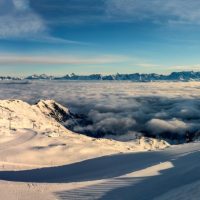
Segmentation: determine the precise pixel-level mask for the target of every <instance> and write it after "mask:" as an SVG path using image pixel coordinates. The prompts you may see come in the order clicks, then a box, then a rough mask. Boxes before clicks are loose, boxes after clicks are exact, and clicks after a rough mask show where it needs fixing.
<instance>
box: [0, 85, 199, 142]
mask: <svg viewBox="0 0 200 200" xmlns="http://www.w3.org/2000/svg"><path fill="white" fill-rule="evenodd" d="M199 90H200V83H199V82H190V83H131V82H91V83H89V82H56V81H43V82H41V81H39V82H37V81H34V82H32V83H31V84H0V98H1V99H8V98H10V99H22V100H25V101H28V102H30V103H34V102H36V101H38V100H39V99H54V100H56V101H58V102H60V103H62V104H63V105H65V106H67V107H69V108H70V109H71V110H72V111H73V112H75V113H81V114H85V115H86V116H88V122H89V123H86V124H82V125H77V124H76V125H75V126H74V127H73V130H75V131H77V132H82V133H87V134H91V135H103V134H118V135H123V134H128V133H142V134H147V135H151V136H163V137H168V138H173V139H176V138H182V137H183V138H184V136H185V135H186V134H187V133H189V134H196V133H198V134H199V135H200V112H199V110H200V92H199ZM55 91H56V92H55ZM69 124H70V123H69Z"/></svg>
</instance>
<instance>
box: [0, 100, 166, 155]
mask: <svg viewBox="0 0 200 200" xmlns="http://www.w3.org/2000/svg"><path fill="white" fill-rule="evenodd" d="M0 112H1V118H0V133H1V138H4V140H6V139H5V138H6V137H7V136H10V134H11V135H12V133H16V134H17V133H19V132H21V131H25V132H26V131H27V132H30V131H32V132H36V133H37V134H39V135H40V136H42V137H47V138H60V139H61V140H62V137H64V138H65V137H67V138H68V141H67V143H69V144H70V146H71V148H72V149H73V148H75V146H77V144H79V145H78V146H79V147H76V148H78V149H76V150H75V152H79V151H80V150H81V151H83V149H84V148H85V150H86V149H87V148H88V145H90V149H91V148H92V149H93V151H94V149H95V148H97V149H98V150H97V151H100V152H101V154H102V152H104V153H103V154H110V153H117V152H127V151H128V152H130V151H143V150H153V149H164V148H166V147H168V146H169V144H168V143H167V142H165V141H163V140H158V139H151V138H145V137H140V138H135V137H132V136H131V135H126V136H123V137H122V136H121V137H118V138H117V137H115V138H114V137H113V138H112V137H110V138H99V139H97V138H91V137H88V136H85V135H81V134H78V133H74V132H72V131H70V130H69V129H67V128H66V127H65V126H64V125H63V123H62V122H65V123H66V122H67V121H75V122H74V123H76V117H77V116H76V115H75V114H73V113H71V112H70V110H69V109H68V108H66V107H64V106H62V105H60V104H59V103H57V102H55V101H53V100H40V101H39V102H38V103H36V104H35V105H30V104H28V103H26V102H23V101H21V100H1V101H0ZM77 123H78V122H77ZM70 138H71V141H70ZM7 139H9V138H7ZM70 152H71V150H70ZM86 152H87V150H86ZM94 152H95V151H94ZM100 152H99V153H100ZM99 153H98V154H99ZM101 154H100V155H101ZM88 155H90V154H88Z"/></svg>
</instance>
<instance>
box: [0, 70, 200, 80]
mask: <svg viewBox="0 0 200 200" xmlns="http://www.w3.org/2000/svg"><path fill="white" fill-rule="evenodd" d="M0 80H73V81H74V80H82V81H89V80H93V81H100V80H101V81H104V80H105V81H106V80H107V81H122V80H127V81H133V82H152V81H177V82H185V81H200V72H194V71H183V72H172V73H171V74H169V75H162V74H156V73H150V74H139V73H133V74H119V73H118V74H115V75H102V74H91V75H76V74H74V73H72V74H70V75H65V76H61V77H56V76H49V75H46V74H41V75H37V74H34V75H31V76H27V77H25V78H19V77H11V76H1V77H0Z"/></svg>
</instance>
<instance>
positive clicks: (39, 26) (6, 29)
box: [0, 0, 47, 38]
mask: <svg viewBox="0 0 200 200" xmlns="http://www.w3.org/2000/svg"><path fill="white" fill-rule="evenodd" d="M4 9H6V10H7V12H3V11H4ZM0 15H1V16H0V38H16V37H27V36H30V35H36V34H41V33H44V32H45V31H46V30H47V27H46V26H45V23H44V21H43V20H42V18H41V17H40V16H39V15H37V14H36V13H34V12H33V11H32V9H31V8H30V6H29V1H28V0H1V8H0Z"/></svg>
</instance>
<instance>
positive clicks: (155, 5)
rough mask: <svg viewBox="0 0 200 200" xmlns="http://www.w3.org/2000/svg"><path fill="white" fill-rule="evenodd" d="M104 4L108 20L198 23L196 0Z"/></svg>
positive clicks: (130, 0)
mask: <svg viewBox="0 0 200 200" xmlns="http://www.w3.org/2000/svg"><path fill="white" fill-rule="evenodd" d="M105 3H106V13H107V15H108V17H109V18H110V20H116V21H138V20H140V21H141V20H151V21H152V22H155V23H161V22H167V23H193V24H199V23H200V12H199V10H200V2H199V1H196V0H190V1H188V0H167V1H163V0H151V1H149V0H134V1H133V0H106V1H105Z"/></svg>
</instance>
